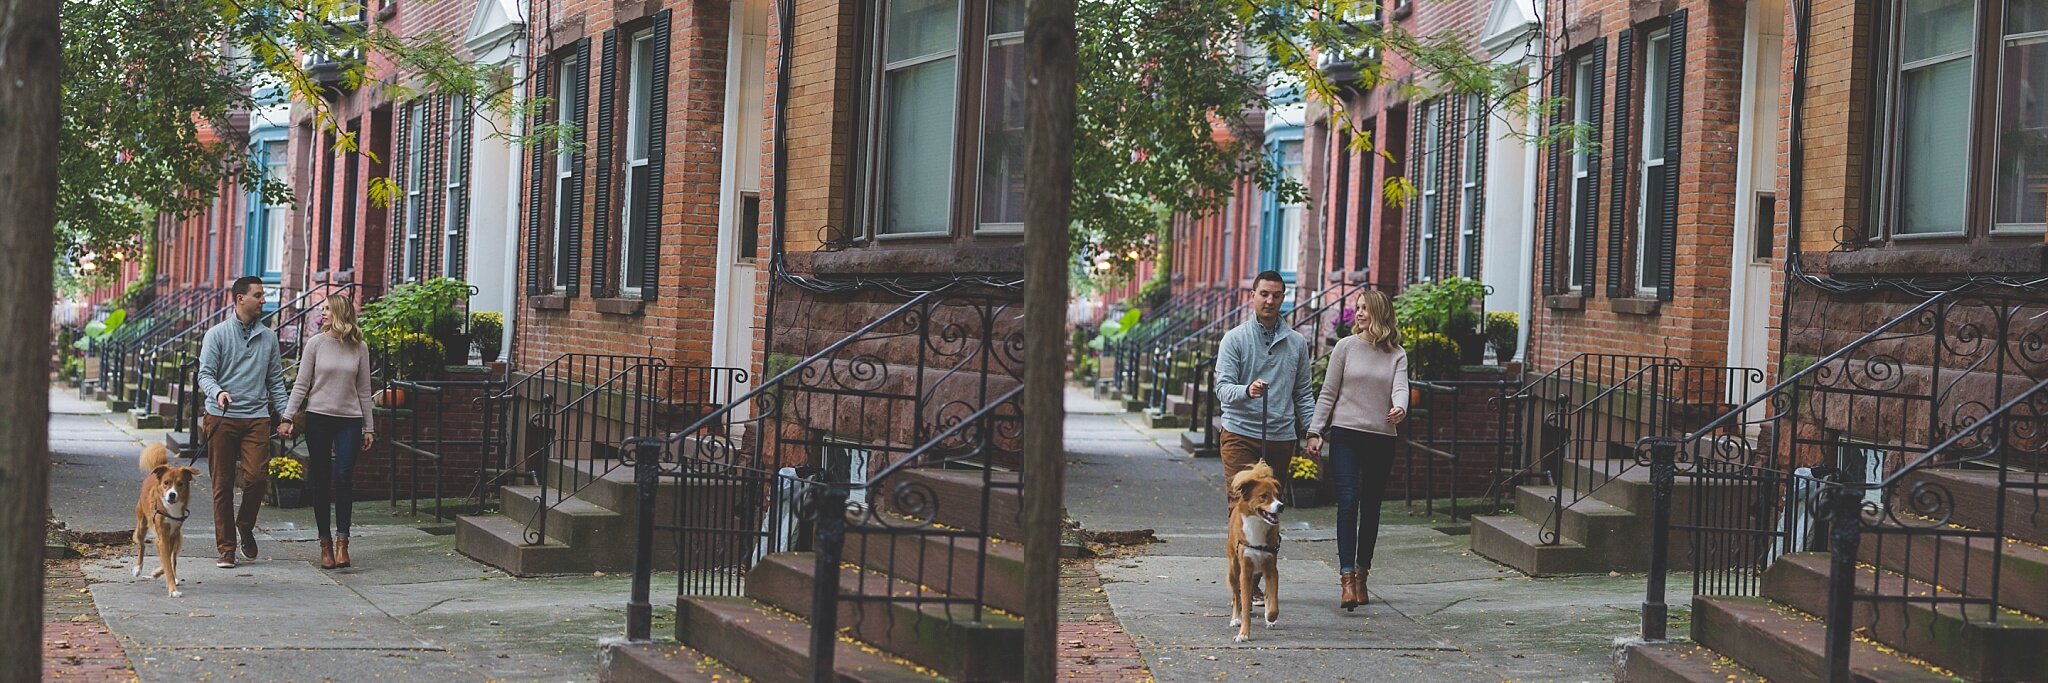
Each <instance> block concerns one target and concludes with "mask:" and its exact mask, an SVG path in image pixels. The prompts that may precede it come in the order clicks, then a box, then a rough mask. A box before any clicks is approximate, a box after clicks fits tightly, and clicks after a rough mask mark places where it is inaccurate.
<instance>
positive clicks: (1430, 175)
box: [1415, 100, 1444, 282]
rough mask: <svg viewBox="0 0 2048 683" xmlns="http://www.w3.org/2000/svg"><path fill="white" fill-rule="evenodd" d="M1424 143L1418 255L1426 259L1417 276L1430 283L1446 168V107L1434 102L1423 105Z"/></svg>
mask: <svg viewBox="0 0 2048 683" xmlns="http://www.w3.org/2000/svg"><path fill="white" fill-rule="evenodd" d="M1422 107H1423V111H1422V139H1421V140H1417V141H1416V144H1419V145H1421V146H1422V183H1421V185H1422V210H1421V213H1420V214H1419V215H1420V216H1421V218H1420V219H1419V220H1418V222H1417V225H1416V226H1415V229H1416V234H1418V235H1420V237H1419V239H1418V245H1419V246H1418V255H1419V256H1421V257H1422V269H1421V271H1420V272H1418V273H1417V274H1416V278H1415V279H1416V281H1417V282H1429V281H1432V280H1435V279H1436V276H1437V254H1438V252H1440V251H1441V250H1442V249H1441V246H1440V244H1439V243H1438V242H1437V231H1436V224H1437V217H1438V215H1439V213H1440V211H1441V210H1442V209H1441V207H1442V197H1441V196H1440V193H1439V188H1438V187H1437V186H1438V184H1439V181H1438V178H1439V177H1440V176H1441V175H1442V170H1443V164H1444V158H1443V157H1444V151H1443V147H1444V145H1443V142H1444V104H1443V102H1442V101H1441V100H1432V101H1430V102H1425V103H1423V105H1422Z"/></svg>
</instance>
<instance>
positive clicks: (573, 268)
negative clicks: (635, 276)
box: [562, 38, 590, 296]
mask: <svg viewBox="0 0 2048 683" xmlns="http://www.w3.org/2000/svg"><path fill="white" fill-rule="evenodd" d="M574 87H575V100H576V102H575V103H574V104H573V105H572V106H571V107H570V109H569V120H570V122H571V123H573V124H575V126H576V138H577V139H578V140H583V139H586V138H585V137H584V135H583V133H584V131H585V130H588V129H589V127H590V126H589V123H590V39H589V38H584V39H582V40H578V41H576V83H575V86H574ZM585 156H586V155H585V154H583V153H582V152H578V153H577V154H576V155H575V156H574V157H573V158H571V159H569V167H570V168H571V169H572V170H571V171H570V173H569V202H568V203H567V204H566V205H564V206H565V207H566V208H567V209H568V211H569V221H568V223H569V224H568V225H567V226H565V230H566V232H567V233H568V234H566V235H564V236H563V241H564V242H565V243H567V244H568V245H569V246H568V252H569V267H568V268H566V269H565V270H567V271H568V277H567V280H568V281H567V282H563V283H562V286H563V288H565V289H566V290H567V291H568V295H569V296H576V294H577V287H576V276H577V274H578V271H579V270H580V269H581V266H582V265H583V160H584V157H585Z"/></svg>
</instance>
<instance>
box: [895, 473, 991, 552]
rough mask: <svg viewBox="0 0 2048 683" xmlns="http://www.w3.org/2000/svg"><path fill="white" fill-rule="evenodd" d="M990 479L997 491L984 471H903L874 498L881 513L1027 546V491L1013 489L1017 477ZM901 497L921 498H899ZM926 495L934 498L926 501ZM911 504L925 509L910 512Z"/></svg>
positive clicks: (896, 474)
mask: <svg viewBox="0 0 2048 683" xmlns="http://www.w3.org/2000/svg"><path fill="white" fill-rule="evenodd" d="M988 476H989V478H990V479H991V480H993V482H994V483H995V484H996V485H997V486H996V487H993V488H990V487H988V486H987V484H984V483H983V479H982V477H983V472H982V471H981V470H941V469H933V468H910V469H904V470H899V471H897V472H896V473H895V474H893V475H890V478H889V480H888V481H883V482H879V483H877V484H876V486H875V487H874V488H873V489H872V490H871V492H870V493H869V496H870V498H871V500H872V501H873V503H874V505H875V508H876V509H878V510H883V511H887V512H895V513H899V514H904V515H906V516H909V517H913V518H917V519H927V518H928V519H930V520H931V521H933V522H936V523H939V524H943V525H946V526H948V527H952V528H954V529H965V530H967V531H986V532H988V533H989V534H990V535H992V536H995V537H996V538H1007V539H1014V540H1023V538H1024V524H1023V514H1024V498H1023V495H1022V490H1021V489H1018V488H1015V487H1014V484H1015V483H1016V482H1017V480H1018V475H1017V474H1016V473H1014V472H994V473H990V474H989V475H988ZM984 488H988V496H989V498H988V515H987V518H986V520H985V521H984V518H983V515H982V498H981V497H982V490H983V489H984ZM899 491H902V492H905V493H912V492H914V493H919V494H920V495H919V496H909V495H898V493H897V492H899ZM922 494H929V495H930V497H929V498H924V497H922ZM910 503H918V504H921V505H924V506H926V507H923V508H921V509H910V508H909V507H906V506H907V505H908V504H910Z"/></svg>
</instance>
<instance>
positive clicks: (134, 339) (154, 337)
mask: <svg viewBox="0 0 2048 683" xmlns="http://www.w3.org/2000/svg"><path fill="white" fill-rule="evenodd" d="M222 291H224V290H220V289H210V288H195V289H188V290H183V291H179V292H175V293H172V294H167V295H160V296H158V297H157V298H156V301H154V302H152V303H151V304H150V305H148V306H145V307H143V308H142V309H141V310H140V311H139V312H138V313H137V314H136V315H131V316H129V317H128V322H127V323H123V324H122V326H121V329H120V330H117V331H116V332H115V333H114V334H112V335H109V336H108V338H107V339H104V340H101V341H100V342H98V343H95V344H94V345H93V349H92V353H93V354H94V355H96V356H98V357H99V359H100V376H99V391H100V392H101V393H102V394H103V395H107V396H113V397H115V398H133V397H132V395H131V394H130V393H129V392H128V389H127V384H128V383H129V382H130V381H132V380H134V379H135V378H136V377H137V375H136V373H137V371H138V370H139V369H140V368H139V364H140V353H141V351H142V350H143V349H146V348H148V347H149V346H153V345H154V344H155V343H156V342H157V341H158V340H159V339H161V338H162V336H163V335H164V334H166V333H167V332H170V331H175V330H179V329H183V327H184V326H185V325H189V324H190V323H191V321H192V320H193V319H195V318H197V317H199V316H202V315H204V314H205V313H206V312H207V311H210V310H212V308H211V307H212V306H215V305H218V303H219V299H220V296H221V292H222Z"/></svg>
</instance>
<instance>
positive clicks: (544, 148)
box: [526, 60, 561, 296]
mask: <svg viewBox="0 0 2048 683" xmlns="http://www.w3.org/2000/svg"><path fill="white" fill-rule="evenodd" d="M548 66H549V64H548V60H539V62H538V63H537V64H535V68H534V70H533V94H532V95H531V98H532V99H530V100H528V101H530V102H538V101H540V99H541V98H543V97H546V96H547V94H548V71H549V68H548ZM556 106H561V105H559V104H557V105H556ZM548 109H550V108H549V107H538V108H535V109H534V111H533V129H534V130H542V126H545V125H546V124H547V118H548ZM528 154H529V155H530V156H531V158H530V159H528V160H527V161H528V164H527V166H528V168H527V171H528V173H527V174H526V294H527V296H537V295H539V294H540V293H541V282H540V273H541V262H540V260H541V254H543V253H546V252H544V251H542V250H541V241H542V240H545V239H547V224H546V223H545V222H543V221H542V220H541V217H542V216H545V215H547V214H546V212H544V211H541V210H540V207H541V205H542V204H545V203H546V202H544V201H542V199H543V197H542V196H541V195H542V194H543V192H542V190H543V189H544V188H546V187H547V180H546V178H544V177H543V176H546V175H547V159H548V143H547V141H546V140H537V141H535V142H534V143H533V149H532V151H530V152H528Z"/></svg>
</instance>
